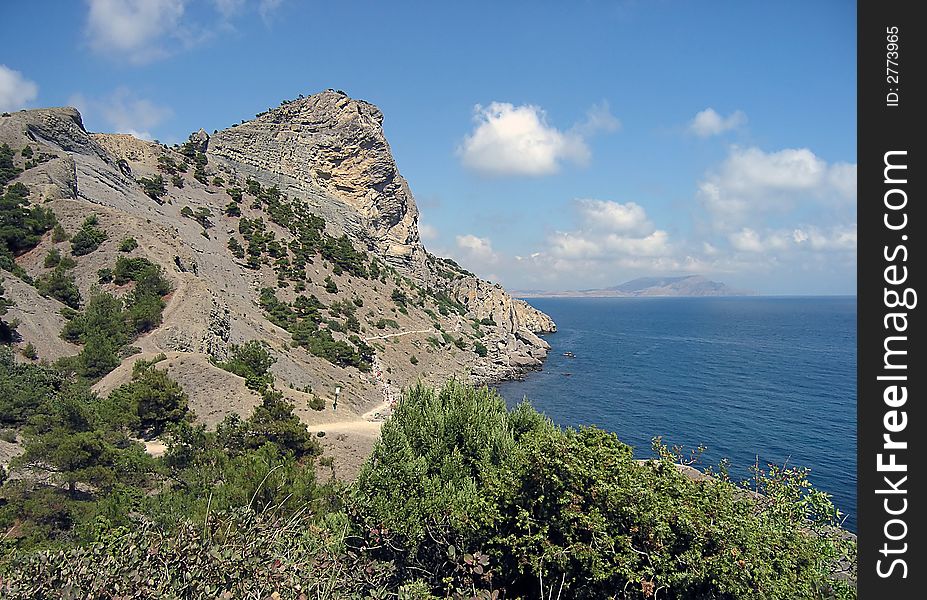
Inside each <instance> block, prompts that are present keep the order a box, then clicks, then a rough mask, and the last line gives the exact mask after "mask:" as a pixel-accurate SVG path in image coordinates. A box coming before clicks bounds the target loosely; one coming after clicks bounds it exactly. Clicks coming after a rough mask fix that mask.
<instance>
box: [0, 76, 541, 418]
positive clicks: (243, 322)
mask: <svg viewBox="0 0 927 600" xmlns="http://www.w3.org/2000/svg"><path fill="white" fill-rule="evenodd" d="M382 122H383V115H382V114H381V113H380V111H379V110H378V109H377V108H376V107H375V106H373V105H371V104H369V103H366V102H363V101H359V100H354V99H351V98H349V97H347V96H346V95H344V94H343V93H340V92H333V91H327V92H323V93H320V94H317V95H314V96H309V97H306V98H300V99H298V100H294V101H292V102H286V103H284V104H282V105H281V106H279V107H277V108H274V109H272V110H270V111H268V112H266V113H263V114H261V115H259V116H258V117H257V118H256V119H255V120H253V121H248V122H244V123H242V124H240V125H237V126H235V127H232V128H229V129H226V130H224V131H219V132H217V133H215V134H214V135H212V136H209V135H207V134H206V133H205V132H204V131H202V130H201V131H199V132H197V133H195V134H193V135H192V136H191V138H190V140H189V142H188V143H186V144H183V145H181V146H177V147H173V148H168V147H166V146H163V145H159V144H156V143H152V142H148V141H144V140H139V139H136V138H133V137H131V136H127V135H116V134H97V133H93V134H91V133H89V132H87V131H86V130H85V128H84V126H83V124H82V121H81V117H80V114H79V113H78V112H77V111H76V110H74V109H72V108H58V109H40V110H30V111H20V112H16V113H12V114H9V115H4V116H0V144H7V145H8V146H9V148H11V149H13V151H14V152H13V159H12V160H13V167H14V169H15V171H16V172H17V173H18V174H17V175H16V176H15V178H14V179H12V180H11V181H10V183H16V182H19V183H23V184H24V185H25V186H26V188H27V189H28V201H27V202H29V203H30V204H31V205H33V206H42V207H44V208H48V209H50V210H51V211H52V212H53V213H54V215H55V217H56V218H57V221H58V222H59V223H60V225H61V226H62V228H63V230H62V235H52V234H51V232H47V233H45V234H44V235H42V236H41V238H40V239H38V241H37V244H36V245H35V246H34V247H31V248H29V249H28V250H25V251H18V252H16V254H15V269H13V271H16V272H17V273H18V275H14V274H13V271H0V277H2V279H3V282H2V283H3V287H4V288H5V290H6V292H5V293H6V297H7V299H8V300H10V301H12V302H13V306H11V307H10V308H9V310H8V314H7V315H6V316H5V317H4V319H6V320H7V321H11V322H14V321H15V322H16V323H17V324H18V335H19V338H18V341H17V345H18V346H19V347H20V348H25V347H26V346H28V345H29V344H32V346H33V347H34V348H35V349H36V351H37V353H38V358H39V359H40V360H41V359H44V360H56V359H58V358H61V357H67V356H72V355H74V354H76V353H77V352H78V351H80V346H79V345H75V344H74V343H72V342H67V341H65V340H63V339H61V338H60V337H57V336H56V335H55V334H56V333H57V332H60V331H61V329H62V327H63V325H64V323H65V321H66V318H64V317H62V315H66V317H67V318H72V314H71V313H68V310H67V309H66V308H65V306H64V305H63V304H62V302H61V301H60V300H59V299H56V297H55V294H54V293H51V294H49V292H48V290H47V288H42V289H41V290H40V287H41V286H38V285H37V284H36V282H37V281H41V280H43V279H47V277H48V276H49V275H50V274H51V273H52V272H55V271H56V269H53V268H52V267H51V266H50V265H51V262H50V261H49V258H48V257H49V255H53V254H58V255H62V256H68V257H69V259H70V262H72V263H73V264H72V265H69V267H68V270H67V271H64V272H63V275H62V276H63V277H65V278H71V279H73V281H74V283H75V285H76V288H77V289H79V292H80V294H81V297H82V299H83V302H86V301H87V299H88V298H89V297H91V295H92V294H94V293H95V290H102V291H104V292H107V293H111V294H113V295H115V296H117V297H120V296H126V295H127V294H130V293H131V290H132V284H131V283H130V284H128V285H126V284H124V283H121V284H120V283H117V282H114V281H112V280H111V279H107V278H105V277H104V273H106V272H108V271H112V269H113V267H114V265H115V264H116V262H117V260H119V259H120V258H128V259H139V260H140V259H145V260H148V261H150V262H152V263H156V264H157V265H160V266H161V268H162V269H163V270H164V273H165V276H166V277H167V278H168V280H169V281H170V283H171V286H172V291H171V293H170V294H169V295H167V296H165V298H164V302H165V305H166V306H165V308H164V311H163V319H162V322H161V323H160V325H158V326H157V327H155V328H154V329H153V330H152V331H150V332H147V333H145V334H143V335H142V336H141V337H139V338H138V339H137V340H135V341H134V342H133V343H132V348H130V349H127V351H126V352H124V354H131V352H140V353H139V354H137V355H135V356H131V357H129V358H126V359H125V360H123V363H122V364H121V365H120V366H119V367H117V368H116V369H115V370H113V371H112V372H110V373H109V374H108V375H106V377H104V378H103V380H101V381H100V382H99V383H98V384H97V388H98V389H99V390H100V391H104V392H105V391H106V390H109V389H112V388H113V387H114V386H116V385H119V384H120V383H121V382H124V381H126V380H127V378H128V377H130V376H131V366H132V364H133V362H134V361H135V360H136V359H137V358H147V357H151V356H154V355H156V354H157V353H160V352H165V353H167V354H168V359H169V360H168V362H167V363H165V364H166V365H168V366H169V370H170V374H171V376H172V377H173V378H175V379H176V380H177V381H178V382H179V383H180V384H181V385H182V386H183V387H184V389H185V390H186V391H187V392H188V394H190V398H191V406H192V407H193V409H194V410H195V411H196V412H197V414H198V415H201V418H203V419H205V420H206V422H207V424H208V423H214V422H216V421H217V420H220V419H221V417H222V415H223V414H225V413H227V412H241V413H247V412H248V410H249V407H250V406H253V405H254V404H255V403H257V402H259V399H258V398H257V397H256V396H255V395H254V394H252V393H251V392H250V391H249V390H247V389H246V388H245V387H244V382H243V381H242V380H241V378H239V377H237V376H235V375H232V374H230V373H228V372H226V371H223V370H221V369H218V368H217V367H215V366H214V365H213V362H211V361H219V360H223V359H224V358H225V357H226V356H228V353H229V350H230V348H231V347H232V345H233V344H241V343H243V342H246V341H249V340H255V339H256V340H262V341H264V342H266V343H267V344H268V345H269V347H270V348H271V350H272V352H273V355H274V358H275V359H276V363H275V364H274V366H273V372H274V375H275V377H276V379H277V384H278V387H279V388H280V389H282V390H283V391H284V392H285V395H286V396H287V397H288V398H289V399H290V400H291V401H293V402H294V403H295V404H296V405H297V411H298V412H299V413H300V415H301V416H302V417H303V418H304V419H305V420H307V421H309V422H312V421H313V420H315V421H320V420H321V421H324V420H326V419H327V420H331V414H329V413H330V411H331V408H330V402H331V401H332V400H333V397H332V396H333V390H334V389H335V388H341V390H342V394H341V405H340V406H341V408H339V411H340V412H339V417H340V416H341V415H345V416H347V415H350V414H356V415H360V414H361V413H363V412H365V411H366V410H368V409H370V408H372V407H376V406H378V405H380V404H382V403H383V401H384V399H387V400H388V399H389V398H391V397H394V396H395V392H396V391H397V390H398V388H400V387H402V386H404V385H407V384H408V383H410V382H412V381H414V380H416V379H424V380H426V381H434V382H437V381H440V380H443V379H446V378H447V377H449V376H458V377H464V378H470V379H472V380H474V381H491V380H497V379H501V378H507V377H513V376H517V375H519V374H520V373H523V372H524V371H525V370H527V369H531V368H536V367H538V366H539V365H540V364H541V361H542V360H543V359H544V357H545V355H546V352H547V349H548V346H547V344H546V342H544V340H543V339H541V338H540V337H538V334H541V333H545V332H551V331H554V330H555V325H554V323H553V322H552V321H551V319H550V318H549V317H548V316H547V315H544V314H543V313H541V312H539V311H537V310H535V309H534V308H532V307H531V306H529V305H528V304H526V303H524V302H523V301H520V300H516V299H514V298H512V297H511V296H509V295H508V294H507V293H506V292H505V290H503V289H502V288H501V287H500V286H498V285H493V284H490V283H488V282H485V281H482V280H480V279H478V278H477V277H475V276H474V275H473V274H471V273H469V272H467V271H466V270H465V269H463V268H462V267H460V266H458V265H457V264H456V263H454V262H453V261H449V260H446V259H441V258H439V257H435V256H433V255H431V254H430V253H428V252H427V250H426V249H425V248H424V246H423V245H422V243H421V240H420V239H419V236H418V229H417V219H418V210H417V208H416V206H415V201H414V199H413V197H412V194H411V192H410V189H409V185H408V184H407V182H406V181H405V179H403V177H402V176H401V175H400V173H399V170H398V168H397V166H396V163H395V161H394V160H393V157H392V154H391V152H390V148H389V144H388V143H387V141H386V139H385V137H384V135H383V130H382ZM27 152H28V154H27ZM159 185H160V186H161V187H160V188H159ZM90 215H94V216H95V220H96V222H97V227H98V228H99V229H100V230H102V231H103V232H105V239H103V241H102V242H101V243H100V244H99V246H98V248H95V249H94V250H93V251H91V252H89V253H86V254H78V253H76V252H73V249H74V245H73V243H72V242H73V239H74V236H75V234H76V233H77V232H79V231H80V230H81V228H82V227H83V226H84V225H83V223H84V221H85V219H86V218H87V217H88V216H90ZM319 217H321V219H320V218H319ZM68 238H70V240H69V239H68ZM130 238H131V239H132V240H134V242H135V244H134V245H131V247H128V246H126V245H125V244H123V242H125V241H126V240H127V239H130ZM11 268H12V267H11ZM43 294H44V295H43ZM310 296H311V297H313V298H314V299H310ZM307 302H308V303H310V304H312V305H313V306H314V308H312V309H311V311H314V312H312V315H314V316H313V319H315V320H314V323H315V324H314V325H312V326H313V327H315V328H317V329H313V331H314V332H315V333H313V335H322V338H318V339H323V340H328V341H327V342H325V343H340V344H341V346H340V347H341V348H343V349H344V348H346V349H349V350H351V351H352V352H355V353H360V354H361V355H363V360H365V361H367V362H365V363H363V364H359V363H358V364H359V367H360V368H358V367H356V366H353V365H352V364H347V363H345V362H344V361H341V360H340V359H339V358H337V357H335V358H333V357H332V356H331V355H325V353H324V352H320V351H319V349H318V348H317V347H316V346H315V345H313V343H308V342H306V340H305V339H303V338H300V337H299V336H298V334H297V333H294V331H295V328H296V327H297V325H298V322H299V319H301V318H302V315H303V314H304V313H301V312H300V311H301V310H308V309H306V308H305V307H306V306H307V304H306V303H307ZM313 303H314V304H313ZM82 306H83V304H81V307H82ZM275 311H276V312H275ZM287 311H289V312H287ZM281 314H282V315H284V316H283V317H282V316H280V315H281ZM286 315H291V316H289V317H286ZM293 315H295V316H293ZM287 319H290V320H289V321H288V320H287ZM323 334H324V335H323ZM368 350H369V352H370V353H371V355H368V354H366V352H367V351H368ZM21 359H22V360H25V359H24V358H22V357H21ZM370 361H373V362H372V363H371V362H370ZM311 394H316V395H319V396H321V397H323V398H324V399H326V400H327V401H328V402H329V408H326V409H325V410H324V411H321V412H318V413H317V412H316V411H311V410H309V409H308V408H307V401H308V400H307V399H308V398H310V397H311ZM345 411H347V412H345Z"/></svg>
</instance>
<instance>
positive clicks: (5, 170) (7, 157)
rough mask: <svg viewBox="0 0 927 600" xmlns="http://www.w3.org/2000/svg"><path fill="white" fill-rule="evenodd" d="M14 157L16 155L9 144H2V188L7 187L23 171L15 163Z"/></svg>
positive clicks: (0, 150)
mask: <svg viewBox="0 0 927 600" xmlns="http://www.w3.org/2000/svg"><path fill="white" fill-rule="evenodd" d="M13 156H15V155H14V153H13V149H12V148H10V146H9V144H7V143H3V144H0V186H2V185H6V184H7V182H8V181H11V180H12V179H13V178H14V177H16V176H17V175H19V174H20V173H22V171H23V170H22V169H20V168H19V167H17V166H16V165H15V164H14V163H13Z"/></svg>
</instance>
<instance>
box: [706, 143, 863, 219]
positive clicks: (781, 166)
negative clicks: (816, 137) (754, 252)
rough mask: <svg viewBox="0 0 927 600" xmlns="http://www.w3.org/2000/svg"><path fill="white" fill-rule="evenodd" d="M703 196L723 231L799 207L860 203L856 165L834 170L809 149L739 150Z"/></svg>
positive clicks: (841, 165) (732, 153)
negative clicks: (747, 219) (751, 218)
mask: <svg viewBox="0 0 927 600" xmlns="http://www.w3.org/2000/svg"><path fill="white" fill-rule="evenodd" d="M698 195H699V197H700V199H701V201H702V203H703V204H704V206H705V208H707V209H708V211H709V212H710V213H712V215H713V216H714V218H715V219H716V221H717V223H718V224H720V225H731V224H733V225H737V224H741V223H743V221H744V220H745V219H746V218H747V217H748V216H752V217H756V216H757V215H761V214H762V213H767V212H770V211H773V212H780V213H784V212H788V211H789V210H791V209H793V208H794V207H795V206H796V205H799V204H802V205H804V206H806V207H807V206H811V205H815V204H817V205H822V206H824V205H832V206H842V207H844V208H847V207H852V206H853V205H854V204H855V200H856V165H855V164H847V163H835V164H828V163H827V162H826V161H824V160H823V159H821V158H819V157H818V156H816V155H815V154H814V153H813V152H812V151H811V150H808V149H807V148H787V149H784V150H779V151H778V152H764V151H763V150H760V149H759V148H740V147H737V146H734V147H732V148H731V151H730V153H729V154H728V157H727V158H726V159H725V160H724V162H723V163H721V165H720V166H719V168H718V169H716V170H715V171H714V172H711V173H709V174H708V175H706V177H705V178H704V179H703V180H702V181H701V182H700V183H699V185H698Z"/></svg>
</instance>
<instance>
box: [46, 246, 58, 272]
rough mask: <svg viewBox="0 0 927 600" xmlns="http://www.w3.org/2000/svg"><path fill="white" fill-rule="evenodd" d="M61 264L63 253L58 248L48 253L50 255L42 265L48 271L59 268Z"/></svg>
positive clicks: (47, 255)
mask: <svg viewBox="0 0 927 600" xmlns="http://www.w3.org/2000/svg"><path fill="white" fill-rule="evenodd" d="M60 262H61V252H59V251H58V249H57V248H52V249H51V250H49V251H48V254H46V255H45V261H44V262H43V263H42V266H43V267H45V268H46V269H50V268H52V267H57V266H58V264H59V263H60Z"/></svg>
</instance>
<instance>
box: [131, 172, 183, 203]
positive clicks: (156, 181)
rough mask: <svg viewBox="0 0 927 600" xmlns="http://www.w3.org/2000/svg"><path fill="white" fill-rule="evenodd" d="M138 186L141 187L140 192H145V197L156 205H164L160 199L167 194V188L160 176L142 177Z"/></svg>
mask: <svg viewBox="0 0 927 600" xmlns="http://www.w3.org/2000/svg"><path fill="white" fill-rule="evenodd" d="M138 184H139V185H141V186H142V190H143V191H144V192H145V195H147V196H148V197H149V198H151V199H152V200H154V201H155V202H157V203H158V204H164V202H162V200H161V198H163V197H164V196H165V195H166V194H167V188H166V187H165V186H164V177H162V176H161V175H156V176H154V177H142V178H141V179H139V180H138ZM178 187H181V186H178Z"/></svg>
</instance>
